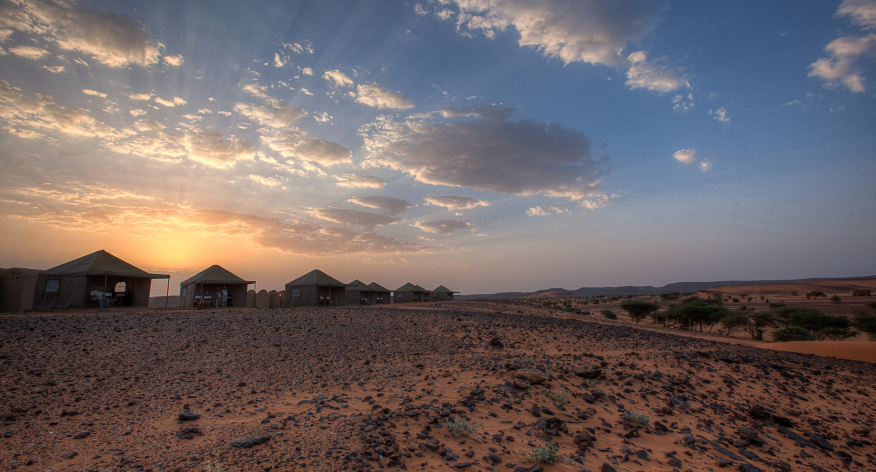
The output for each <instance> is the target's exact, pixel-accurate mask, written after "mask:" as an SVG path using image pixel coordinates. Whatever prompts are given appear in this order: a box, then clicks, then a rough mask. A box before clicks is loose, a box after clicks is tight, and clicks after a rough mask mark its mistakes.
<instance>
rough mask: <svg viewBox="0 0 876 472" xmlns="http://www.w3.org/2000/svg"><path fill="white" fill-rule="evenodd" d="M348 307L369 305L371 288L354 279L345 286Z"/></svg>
mask: <svg viewBox="0 0 876 472" xmlns="http://www.w3.org/2000/svg"><path fill="white" fill-rule="evenodd" d="M346 304H347V305H348V306H359V305H371V287H369V286H367V285H365V283H364V282H362V281H360V280H359V279H356V280H354V281H352V282H350V284H349V285H347V299H346Z"/></svg>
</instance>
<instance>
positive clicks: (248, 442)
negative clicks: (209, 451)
mask: <svg viewBox="0 0 876 472" xmlns="http://www.w3.org/2000/svg"><path fill="white" fill-rule="evenodd" d="M269 439H271V437H270V436H267V435H264V436H244V437H242V438H237V439H233V440H231V442H229V443H228V445H229V446H231V447H242V448H249V447H253V446H258V445H259V444H264V443H266V442H268V440H269Z"/></svg>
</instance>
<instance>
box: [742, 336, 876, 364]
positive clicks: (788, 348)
mask: <svg viewBox="0 0 876 472" xmlns="http://www.w3.org/2000/svg"><path fill="white" fill-rule="evenodd" d="M758 347H762V348H764V349H774V350H776V351H784V352H796V353H797V354H813V355H816V356H821V357H836V358H837V359H848V360H851V361H864V362H873V363H876V342H873V341H857V342H855V341H794V342H789V343H772V344H762V345H760V346H758Z"/></svg>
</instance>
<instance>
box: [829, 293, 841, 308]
mask: <svg viewBox="0 0 876 472" xmlns="http://www.w3.org/2000/svg"><path fill="white" fill-rule="evenodd" d="M842 301H843V299H842V298H840V297H839V295H837V294H835V293H834V294H833V296H832V297H830V302H831V303H833V304H834V305H839V304H840V303H842Z"/></svg>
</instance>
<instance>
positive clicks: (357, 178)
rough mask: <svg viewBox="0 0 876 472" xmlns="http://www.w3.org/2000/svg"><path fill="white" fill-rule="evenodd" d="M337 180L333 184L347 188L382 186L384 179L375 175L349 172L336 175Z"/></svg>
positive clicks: (383, 185)
mask: <svg viewBox="0 0 876 472" xmlns="http://www.w3.org/2000/svg"><path fill="white" fill-rule="evenodd" d="M337 179H338V182H337V183H336V184H335V185H337V186H338V187H347V188H378V189H380V188H384V187H386V181H385V180H383V179H382V178H380V177H378V176H376V175H356V174H350V175H345V176H341V177H337Z"/></svg>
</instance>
